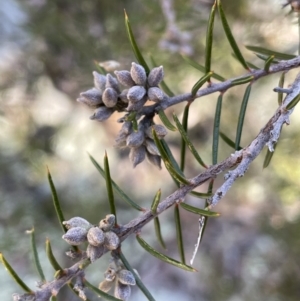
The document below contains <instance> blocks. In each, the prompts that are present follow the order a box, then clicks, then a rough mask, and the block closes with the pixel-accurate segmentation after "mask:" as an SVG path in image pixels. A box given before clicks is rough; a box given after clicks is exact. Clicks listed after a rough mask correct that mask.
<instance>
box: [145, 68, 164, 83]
mask: <svg viewBox="0 0 300 301" xmlns="http://www.w3.org/2000/svg"><path fill="white" fill-rule="evenodd" d="M163 78H164V69H163V66H160V67H156V68H153V69H152V70H151V71H150V73H149V75H148V84H149V86H150V87H157V86H158V85H159V84H160V82H161V81H162V80H163Z"/></svg>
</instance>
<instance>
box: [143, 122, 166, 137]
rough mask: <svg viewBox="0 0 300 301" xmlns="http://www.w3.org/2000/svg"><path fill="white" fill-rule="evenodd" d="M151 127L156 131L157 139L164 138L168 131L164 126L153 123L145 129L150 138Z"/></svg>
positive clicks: (151, 134)
mask: <svg viewBox="0 0 300 301" xmlns="http://www.w3.org/2000/svg"><path fill="white" fill-rule="evenodd" d="M152 129H153V130H154V131H155V132H156V134H157V136H158V138H159V139H162V138H164V137H165V136H166V135H167V134H168V131H167V130H166V128H165V127H164V126H163V125H160V124H154V125H152V126H150V127H148V128H147V129H146V131H145V133H146V135H147V136H148V137H150V138H151V139H153V133H152Z"/></svg>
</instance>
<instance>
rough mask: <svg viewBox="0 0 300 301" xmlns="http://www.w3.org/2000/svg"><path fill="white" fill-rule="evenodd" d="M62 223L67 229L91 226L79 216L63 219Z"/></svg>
mask: <svg viewBox="0 0 300 301" xmlns="http://www.w3.org/2000/svg"><path fill="white" fill-rule="evenodd" d="M62 223H63V225H64V226H65V227H66V228H67V229H71V228H74V227H80V228H84V229H87V230H88V229H89V228H91V227H92V225H91V224H90V223H89V222H88V221H87V220H86V219H84V218H82V217H79V216H76V217H72V218H71V219H70V220H68V221H63V222H62Z"/></svg>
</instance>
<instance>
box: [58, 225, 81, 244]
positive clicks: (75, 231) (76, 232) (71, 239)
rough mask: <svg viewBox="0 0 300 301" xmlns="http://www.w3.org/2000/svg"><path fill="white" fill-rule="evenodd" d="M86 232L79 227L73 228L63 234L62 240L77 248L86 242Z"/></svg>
mask: <svg viewBox="0 0 300 301" xmlns="http://www.w3.org/2000/svg"><path fill="white" fill-rule="evenodd" d="M86 236H87V230H86V229H84V228H81V227H74V228H71V229H70V230H68V231H67V233H65V234H64V235H63V236H62V238H63V239H64V240H65V241H66V242H67V243H68V244H70V245H72V246H78V245H80V244H82V243H84V242H86V240H87V238H86Z"/></svg>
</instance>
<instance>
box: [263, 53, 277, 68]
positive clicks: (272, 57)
mask: <svg viewBox="0 0 300 301" xmlns="http://www.w3.org/2000/svg"><path fill="white" fill-rule="evenodd" d="M274 58H275V56H274V55H270V56H269V57H268V59H267V60H266V62H265V66H264V69H265V71H266V72H269V69H270V66H271V64H272V62H273V61H274Z"/></svg>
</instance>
